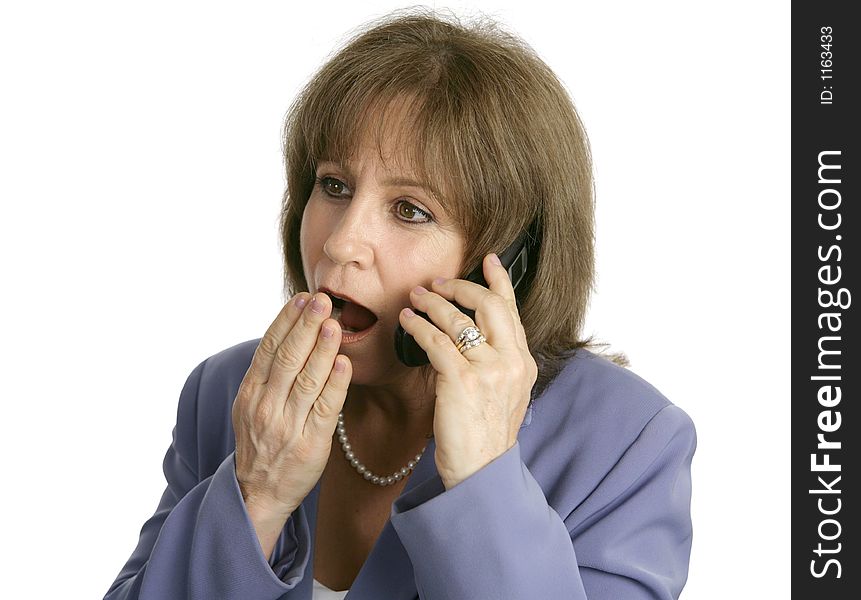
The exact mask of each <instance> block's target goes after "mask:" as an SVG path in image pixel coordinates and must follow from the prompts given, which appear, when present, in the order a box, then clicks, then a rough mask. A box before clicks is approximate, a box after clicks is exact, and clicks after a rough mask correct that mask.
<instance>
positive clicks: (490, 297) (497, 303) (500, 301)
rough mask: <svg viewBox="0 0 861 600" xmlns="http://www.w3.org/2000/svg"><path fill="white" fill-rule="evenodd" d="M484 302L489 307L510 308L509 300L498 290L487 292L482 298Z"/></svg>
mask: <svg viewBox="0 0 861 600" xmlns="http://www.w3.org/2000/svg"><path fill="white" fill-rule="evenodd" d="M482 303H484V304H485V305H486V306H487V308H490V309H507V308H508V301H507V300H506V299H505V298H503V297H502V296H500V295H499V294H497V293H496V292H490V293H489V294H485V295H484V297H483V298H482Z"/></svg>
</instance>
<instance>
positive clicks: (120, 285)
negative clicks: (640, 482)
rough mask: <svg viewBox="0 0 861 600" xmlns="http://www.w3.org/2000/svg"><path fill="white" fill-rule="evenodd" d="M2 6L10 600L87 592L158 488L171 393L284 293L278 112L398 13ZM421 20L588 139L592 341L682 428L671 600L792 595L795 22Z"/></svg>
mask: <svg viewBox="0 0 861 600" xmlns="http://www.w3.org/2000/svg"><path fill="white" fill-rule="evenodd" d="M10 4H11V3H5V4H3V5H2V6H3V7H2V8H0V57H2V58H0V77H2V79H0V82H1V83H0V85H2V88H3V92H2V94H0V103H2V110H0V160H2V163H0V169H2V176H0V199H2V218H0V260H2V275H3V288H4V292H3V294H2V300H0V302H2V311H0V319H2V322H0V325H2V336H3V344H2V350H0V352H2V356H0V359H2V360H0V365H2V366H0V368H2V375H3V378H2V379H3V383H4V385H3V407H4V418H3V422H4V424H5V427H4V431H3V435H2V444H3V447H2V450H3V457H4V466H5V468H4V473H3V475H4V492H3V497H4V499H5V506H6V508H5V509H4V510H3V512H2V514H3V516H2V519H3V523H2V531H3V535H2V537H3V541H2V542H0V544H2V557H0V563H2V564H3V567H4V571H5V574H4V576H3V579H4V587H5V588H6V589H5V590H4V596H6V597H10V598H11V597H25V595H27V596H29V597H32V596H33V594H32V593H30V594H23V590H30V591H31V592H32V590H33V588H34V586H37V587H39V588H41V589H44V590H45V591H46V593H48V590H50V593H53V594H57V593H60V594H61V595H63V596H64V597H68V598H96V597H98V598H101V597H102V596H103V595H104V593H105V592H106V591H107V588H108V587H109V585H110V584H111V582H112V581H113V580H114V578H115V577H116V575H117V573H118V572H119V570H120V568H121V567H122V566H123V564H124V563H125V561H126V560H127V558H128V557H129V555H130V554H131V552H132V550H133V549H134V547H135V544H136V542H137V538H138V533H139V530H140V527H141V526H142V525H143V523H144V521H145V520H146V519H147V518H149V517H150V516H151V514H152V512H153V511H154V510H155V507H156V505H157V502H158V500H159V498H160V496H161V493H162V490H163V487H164V484H165V482H164V479H163V475H162V472H161V461H162V458H163V456H164V452H165V450H166V449H167V447H168V445H169V444H170V439H171V437H170V436H171V429H172V427H173V425H174V422H175V417H176V405H177V400H178V397H179V391H180V389H181V387H182V385H183V383H184V382H185V379H186V377H187V376H188V374H189V373H190V372H191V370H192V369H193V368H194V367H195V366H196V365H197V364H198V363H199V362H200V361H202V360H203V359H204V358H206V357H208V356H210V355H212V354H214V353H216V352H218V351H220V350H222V349H224V348H227V347H229V346H232V345H234V344H236V343H239V342H242V341H245V340H249V339H252V338H257V337H260V336H261V335H262V334H263V332H264V331H265V329H266V327H267V326H268V325H269V323H270V322H271V320H272V319H273V318H274V316H275V315H276V314H277V312H278V310H279V309H280V307H281V304H282V302H283V299H282V298H281V295H280V290H281V258H280V255H279V250H278V234H277V218H278V209H279V202H280V196H281V192H282V189H283V185H284V178H283V175H282V171H283V168H282V162H281V154H280V137H279V136H280V127H281V123H282V119H283V116H284V114H285V111H286V110H287V107H288V106H289V103H290V102H291V101H292V99H293V98H294V95H295V94H296V92H297V91H298V89H299V88H300V86H301V85H302V84H303V83H304V82H305V81H306V79H307V78H308V77H309V76H310V75H311V74H312V73H313V72H314V70H315V69H316V68H317V67H318V66H320V64H321V63H322V61H323V60H324V59H325V58H326V56H327V55H328V54H329V53H330V52H331V51H332V50H333V49H334V48H335V47H336V45H337V44H339V43H340V42H341V41H342V40H343V39H344V36H346V35H347V34H348V33H349V32H350V31H351V30H353V29H354V28H355V27H357V26H359V25H361V24H362V23H364V22H366V21H367V20H368V19H370V18H373V17H377V16H381V15H382V14H384V13H386V12H388V11H389V10H390V9H392V8H396V7H399V6H403V5H401V4H396V3H389V2H375V1H365V2H360V3H354V2H344V1H341V2H328V3H289V4H288V3H287V2H283V3H243V4H242V5H241V6H240V4H239V3H235V4H225V3H213V2H207V3H188V2H186V3H182V2H152V1H151V2H147V3H136V4H131V3H115V2H103V3H98V2H73V3H67V2H30V3H17V6H10ZM357 5H358V6H357ZM439 6H440V7H442V6H446V7H451V8H453V9H455V10H456V12H457V13H458V14H460V15H462V16H469V15H470V14H474V13H475V12H476V10H479V9H480V10H483V11H484V12H485V13H487V14H489V15H491V16H494V17H496V18H497V19H499V20H500V21H501V22H502V23H503V24H505V25H507V26H508V27H509V28H510V29H513V30H514V31H515V32H517V33H518V34H520V35H521V36H522V37H523V38H524V39H525V40H526V41H527V42H529V43H530V44H531V45H532V46H533V47H534V48H536V50H537V51H538V52H539V54H540V55H541V56H542V57H543V58H544V60H545V61H546V62H547V63H548V64H549V65H550V66H551V67H552V68H553V69H554V70H555V71H556V73H557V74H558V75H559V77H560V78H561V79H562V81H564V82H565V84H566V86H567V88H568V90H569V91H570V93H571V95H572V97H573V99H574V101H575V103H576V105H577V107H578V109H579V111H580V113H581V116H582V118H583V120H584V122H585V125H586V128H587V131H588V134H589V136H590V139H591V142H592V149H593V153H594V160H595V172H596V181H597V183H596V186H597V202H598V214H597V224H598V230H597V241H598V265H597V266H598V274H599V277H598V282H597V293H596V295H595V296H594V298H593V301H592V304H591V312H590V317H589V321H588V327H587V333H589V332H591V333H595V334H596V335H597V336H598V337H599V338H600V339H602V340H605V341H608V342H610V343H611V344H612V346H611V348H612V349H613V350H622V351H624V352H626V353H627V354H628V356H629V357H630V359H631V361H632V368H633V370H634V371H635V372H636V373H638V374H639V375H641V376H642V377H644V378H645V379H646V380H648V381H650V382H651V383H652V384H654V385H655V386H656V387H657V388H658V389H659V390H661V391H662V392H663V393H664V394H665V395H666V396H667V397H668V398H670V400H672V401H673V402H674V403H676V404H677V405H679V406H681V407H682V408H683V409H685V410H686V411H687V412H688V413H689V414H690V415H691V417H692V418H693V420H694V422H695V424H696V426H697V431H698V436H699V448H698V451H697V454H696V456H695V458H694V463H693V479H694V488H693V489H694V497H693V520H694V528H695V530H694V545H693V553H692V557H691V567H690V576H689V580H688V584H687V587H686V588H685V591H684V593H683V595H682V597H683V598H723V597H729V596H732V597H743V598H764V597H769V598H781V597H788V595H789V579H788V562H789V561H788V559H789V489H788V487H789V461H788V449H789V385H788V384H789V377H788V375H789V339H790V338H789V308H790V302H789V298H790V296H789V283H790V275H789V266H790V263H789V239H790V238H789V223H790V221H789V149H790V144H789V133H790V131H789V115H790V111H789V107H790V102H789V84H790V75H789V66H790V63H789V6H788V3H778V2H755V3H752V2H735V1H733V2H724V3H721V4H714V3H708V4H707V3H690V2H666V1H655V2H645V3H644V2H629V3H611V2H597V1H593V2H576V1H575V2H566V3H557V2H553V3H551V2H540V1H535V0H532V1H530V2H500V1H494V2H464V3H460V2H458V3H449V4H440V5H439ZM551 7H552V8H551ZM560 176H564V174H560ZM10 579H11V586H12V590H11V591H14V590H15V588H16V587H17V588H18V590H19V591H22V593H19V594H14V593H9V592H10V590H9V586H10Z"/></svg>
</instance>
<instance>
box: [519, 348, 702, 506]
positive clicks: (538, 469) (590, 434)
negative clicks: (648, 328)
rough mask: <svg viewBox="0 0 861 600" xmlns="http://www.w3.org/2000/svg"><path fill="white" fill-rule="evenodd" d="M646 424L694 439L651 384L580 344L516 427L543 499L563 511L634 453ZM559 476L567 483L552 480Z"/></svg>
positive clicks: (681, 415)
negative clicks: (522, 425) (528, 415)
mask: <svg viewBox="0 0 861 600" xmlns="http://www.w3.org/2000/svg"><path fill="white" fill-rule="evenodd" d="M647 428H649V429H654V430H659V431H661V432H662V435H663V436H666V438H667V439H670V438H672V437H677V436H679V435H682V436H685V437H689V438H693V439H694V440H695V430H694V425H693V422H692V421H691V420H690V417H688V415H687V414H686V413H685V412H684V411H683V410H682V409H680V408H678V407H677V406H675V405H674V404H673V403H672V402H671V401H670V400H669V399H668V398H667V397H666V396H665V395H664V394H663V393H661V392H660V391H659V390H658V389H657V388H655V386H653V385H652V384H650V383H649V382H648V381H646V380H645V379H643V378H642V377H640V376H639V375H637V374H636V373H634V372H633V371H631V370H630V369H628V368H625V367H622V366H619V365H617V364H616V363H613V362H612V361H610V360H607V359H606V358H604V357H602V356H600V355H598V354H595V353H593V352H591V351H589V350H587V349H585V348H580V349H578V350H577V352H576V353H575V355H574V356H573V357H572V358H570V359H569V361H568V362H567V364H566V365H565V366H564V367H563V369H562V370H561V371H560V372H559V374H558V375H557V376H556V378H555V379H554V380H553V381H552V382H551V384H550V385H549V386H548V387H547V389H546V390H545V392H544V393H543V394H542V395H541V396H539V397H538V398H536V399H535V403H534V407H533V415H532V421H531V424H530V426H529V427H527V428H525V429H523V430H521V436H522V437H521V446H522V447H523V453H524V457H525V458H524V460H525V461H526V463H527V465H528V466H529V469H530V471H531V472H532V473H533V475H534V476H535V477H536V479H537V480H538V481H539V483H540V484H541V486H542V488H544V489H545V492H547V493H548V500H550V501H551V504H555V505H556V506H558V507H562V506H565V507H568V509H569V510H570V508H571V507H573V506H576V505H578V504H579V503H580V502H582V501H583V500H585V499H586V498H587V497H589V495H590V494H591V493H592V492H593V491H594V490H595V489H596V488H597V487H598V486H599V485H600V484H601V482H602V481H603V480H604V478H605V477H606V476H607V475H608V474H609V473H610V472H611V471H613V469H614V468H615V467H616V466H617V465H618V464H619V462H620V460H621V459H622V457H623V456H624V455H625V454H626V453H627V452H628V451H629V449H635V451H636V448H637V444H636V442H637V441H638V439H641V436H642V435H643V432H644V430H646V429H647ZM694 443H695V442H694ZM573 474H576V477H573ZM560 480H565V481H566V482H567V483H569V484H570V485H565V486H559V485H557V484H558V483H559V482H560ZM554 494H558V496H557V497H554Z"/></svg>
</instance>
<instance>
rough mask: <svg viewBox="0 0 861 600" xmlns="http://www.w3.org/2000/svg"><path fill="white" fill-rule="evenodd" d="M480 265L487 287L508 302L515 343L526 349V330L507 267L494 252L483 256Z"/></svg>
mask: <svg viewBox="0 0 861 600" xmlns="http://www.w3.org/2000/svg"><path fill="white" fill-rule="evenodd" d="M482 267H483V269H484V280H485V281H487V283H488V286H490V287H489V289H490V290H492V291H494V292H496V293H497V294H499V295H500V296H502V297H503V298H505V300H506V302H508V309H509V311H510V312H511V315H512V318H513V323H514V329H515V332H516V336H517V345H518V346H519V347H520V348H522V349H524V350H525V349H527V342H526V332H525V331H524V330H523V323H522V321H521V320H520V311H519V310H517V296H516V295H515V293H514V286H513V285H512V281H511V275H510V274H509V273H508V269H506V268H505V267H503V266H502V263H501V262H500V261H499V257H498V256H497V255H496V254H494V253H491V254H488V255H487V256H485V257H484V263H483V265H482Z"/></svg>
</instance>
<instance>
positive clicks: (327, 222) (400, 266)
mask: <svg viewBox="0 0 861 600" xmlns="http://www.w3.org/2000/svg"><path fill="white" fill-rule="evenodd" d="M391 139H392V138H391V137H384V138H383V147H382V150H383V159H384V160H382V161H381V160H380V156H379V153H378V151H377V148H376V146H375V145H372V144H370V143H365V142H368V140H367V138H366V139H365V140H363V143H362V144H360V145H359V148H358V150H357V152H356V156H354V158H353V160H352V162H348V163H347V164H337V163H334V162H324V161H321V162H319V163H318V165H317V171H316V177H317V182H316V183H315V185H314V188H313V191H312V192H311V196H310V198H309V199H308V204H307V206H306V207H305V212H304V214H303V216H302V227H301V232H300V246H301V251H302V267H303V269H304V272H305V278H306V280H307V283H308V289H309V291H310V292H311V293H312V294H313V293H316V292H317V291H320V290H322V291H326V292H327V293H328V292H333V293H334V294H335V295H338V296H343V297H348V298H350V299H352V300H355V302H356V303H358V304H360V305H362V306H364V307H365V308H367V309H368V310H370V311H371V312H372V313H374V315H375V316H376V317H377V322H376V323H374V325H373V326H372V327H371V328H370V329H369V330H367V333H366V334H365V335H364V336H363V335H362V334H358V335H354V336H352V337H353V338H358V339H355V341H351V339H350V338H351V336H350V335H349V334H346V333H345V334H344V335H343V336H342V343H341V349H340V352H341V353H342V354H345V355H346V356H348V357H350V360H351V361H352V364H353V378H352V382H353V383H354V384H358V385H372V384H385V383H389V382H394V381H397V380H398V379H399V378H401V377H402V376H403V375H404V374H405V373H406V372H407V371H409V370H410V369H409V368H408V367H405V366H404V365H402V364H401V363H400V361H398V359H397V356H396V354H395V350H394V335H395V330H396V328H397V327H398V324H399V321H398V316H399V313H400V311H401V310H403V309H404V308H405V307H408V306H411V303H410V291H411V290H412V289H413V288H414V287H415V286H417V285H423V286H424V287H425V288H428V289H430V287H431V282H432V281H433V280H434V279H435V278H436V277H445V278H452V277H457V276H458V274H459V272H460V269H461V261H462V258H463V250H464V240H463V235H462V233H461V230H460V227H459V226H458V224H457V223H455V222H454V221H453V219H452V217H450V216H449V215H448V214H447V213H446V212H444V211H443V210H442V206H441V205H440V204H438V203H437V202H435V201H434V199H433V197H432V195H431V194H430V192H428V191H427V190H425V189H424V188H422V187H419V185H418V184H411V183H409V180H415V179H417V178H416V177H414V176H413V174H412V173H411V172H410V171H411V169H410V168H408V166H407V167H406V168H404V167H403V166H399V163H403V162H405V161H402V160H400V161H399V160H398V159H399V158H400V157H399V155H396V154H393V152H394V151H395V150H394V148H393V147H392V142H391ZM331 295H332V294H330V296H331ZM333 318H336V315H333ZM342 329H343V327H342Z"/></svg>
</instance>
